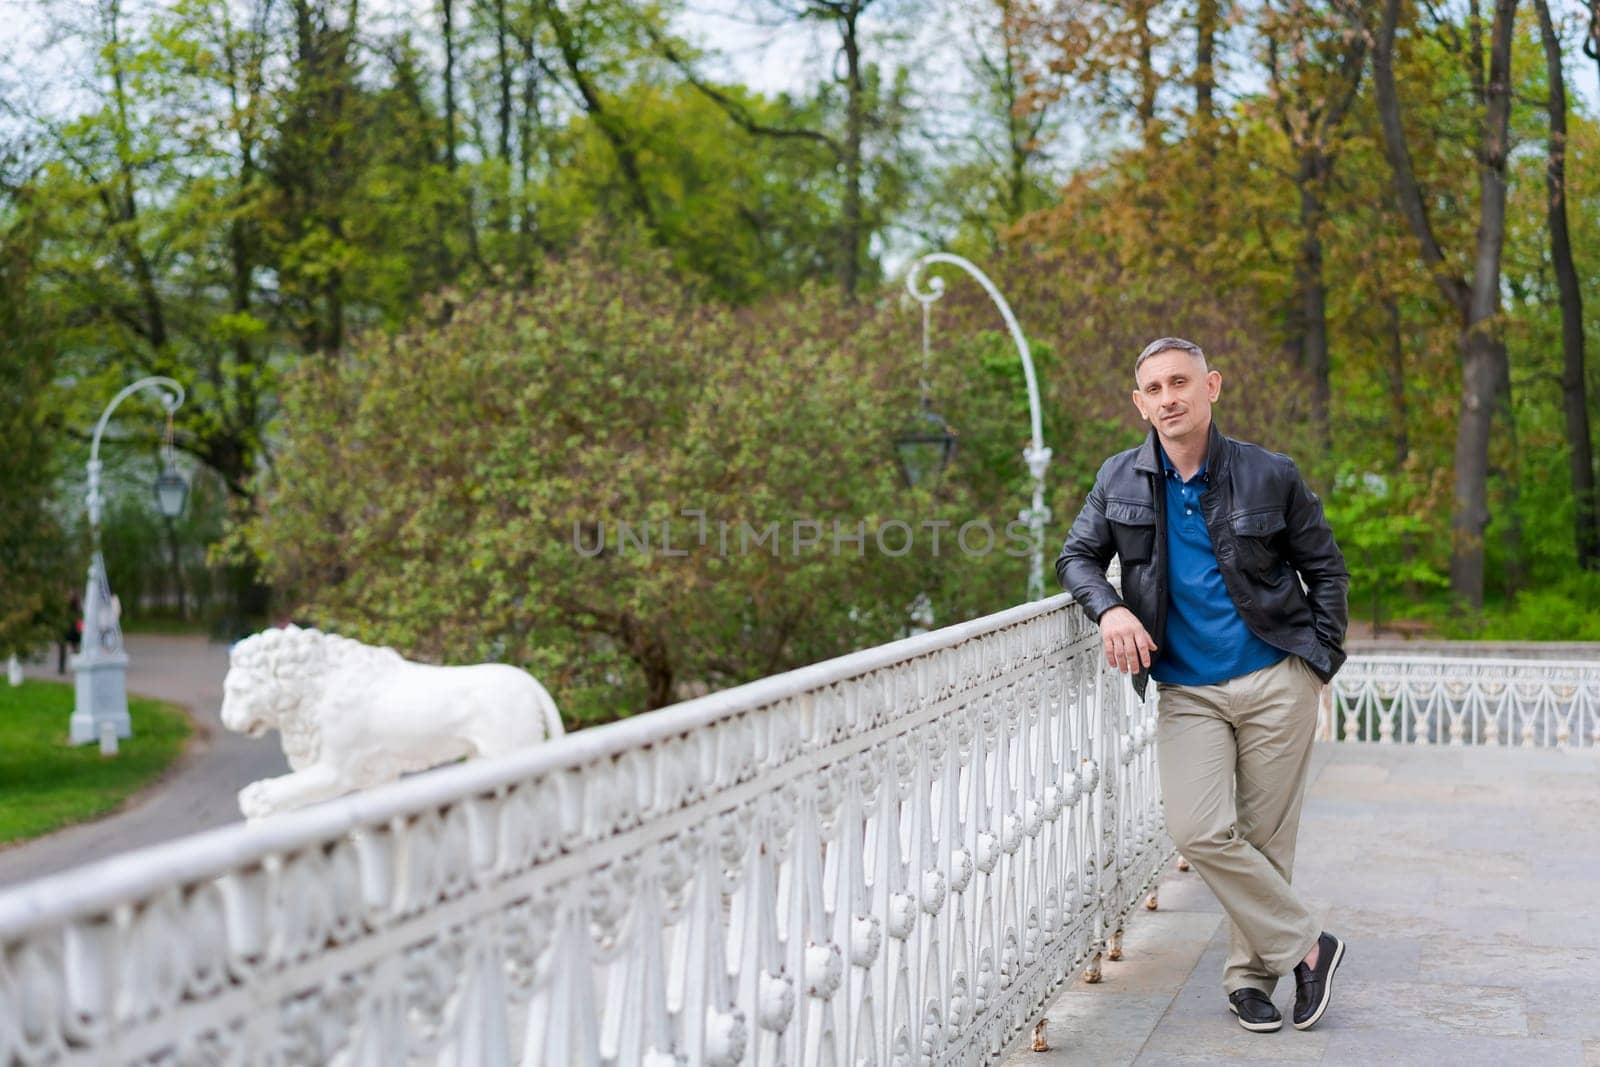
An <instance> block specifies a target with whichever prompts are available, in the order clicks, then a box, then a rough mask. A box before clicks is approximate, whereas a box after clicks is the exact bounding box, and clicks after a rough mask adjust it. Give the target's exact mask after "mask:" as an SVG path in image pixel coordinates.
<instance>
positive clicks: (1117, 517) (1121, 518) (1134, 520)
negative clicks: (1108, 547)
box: [1106, 500, 1156, 565]
mask: <svg viewBox="0 0 1600 1067" xmlns="http://www.w3.org/2000/svg"><path fill="white" fill-rule="evenodd" d="M1106 519H1107V520H1108V521H1109V522H1110V523H1111V536H1112V538H1113V539H1114V540H1115V541H1116V543H1117V555H1118V557H1120V558H1121V560H1122V562H1123V564H1124V565H1127V564H1130V563H1148V562H1149V561H1150V558H1151V556H1153V555H1154V554H1155V545H1156V509H1155V508H1154V507H1153V506H1151V505H1149V504H1141V503H1137V502H1134V501H1130V500H1108V501H1107V502H1106Z"/></svg>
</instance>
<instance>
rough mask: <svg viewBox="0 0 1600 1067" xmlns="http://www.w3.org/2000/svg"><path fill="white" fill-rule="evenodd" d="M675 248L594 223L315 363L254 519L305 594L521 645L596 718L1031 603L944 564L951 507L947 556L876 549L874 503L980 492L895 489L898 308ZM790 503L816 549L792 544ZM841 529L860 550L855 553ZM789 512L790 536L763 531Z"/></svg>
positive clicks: (448, 646)
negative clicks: (621, 248) (929, 611)
mask: <svg viewBox="0 0 1600 1067" xmlns="http://www.w3.org/2000/svg"><path fill="white" fill-rule="evenodd" d="M663 259H664V257H663V255H662V254H661V253H659V252H654V251H650V250H648V249H641V248H636V249H635V250H634V251H633V252H632V253H631V254H629V255H626V256H619V255H617V254H616V250H615V249H602V248H601V247H599V246H598V245H596V244H594V243H593V242H586V243H585V244H584V245H583V246H581V247H580V249H579V250H577V251H576V252H575V253H574V254H572V255H570V256H568V257H566V258H565V259H563V260H559V261H555V260H553V261H551V262H549V263H547V264H545V265H544V267H543V268H542V270H541V271H540V274H539V278H538V281H537V282H536V284H534V285H533V286H532V287H531V288H530V289H529V290H528V291H526V292H520V291H510V290H505V289H494V290H488V291H485V292H483V293H482V294H480V295H478V296H477V297H474V298H472V299H468V300H464V301H462V302H461V303H460V304H459V305H458V306H457V307H456V308H455V310H454V312H453V314H452V315H451V317H450V319H449V321H448V323H445V324H442V325H438V326H433V325H417V326H414V327H412V328H411V329H409V330H407V331H405V332H403V333H401V334H398V335H395V336H385V335H382V334H378V333H374V334H371V335H369V336H367V337H366V338H364V339H363V340H362V342H361V343H360V344H359V345H357V346H356V348H355V349H354V351H353V352H352V354H351V355H350V357H349V358H347V359H344V360H341V361H338V362H336V363H318V364H306V365H303V366H302V367H301V368H300V369H299V371H298V372H297V373H296V374H295V375H293V376H292V377H291V379H290V381H289V385H288V390H287V392H286V394H285V397H284V410H285V415H286V418H285V421H284V437H283V440H282V444H281V448H280V451H279V454H278V459H277V462H276V464H275V465H274V468H273V471H272V472H271V474H270V475H269V476H267V477H265V478H264V479H263V480H262V481H261V482H260V484H259V487H258V488H259V492H260V500H261V506H260V510H259V511H258V512H257V514H256V515H255V516H254V517H253V519H252V520H251V521H250V522H249V524H248V525H247V526H246V527H244V528H243V530H242V538H241V541H242V543H243V544H245V545H247V546H249V547H250V548H251V549H253V550H254V551H256V552H258V553H259V554H260V556H261V558H262V561H263V565H264V568H265V571H266V573H267V574H269V575H270V576H271V577H272V578H273V579H274V580H275V581H277V582H278V583H280V586H281V588H284V589H286V590H288V591H290V593H291V597H290V602H291V603H292V604H294V605H296V607H295V611H296V613H297V614H299V615H301V616H303V617H306V618H308V619H309V620H311V621H315V622H318V623H321V624H323V625H326V626H329V627H332V628H335V629H338V630H340V631H341V632H345V633H350V634H352V635H354V636H358V637H361V638H362V639H365V640H373V641H382V642H386V643H392V644H394V645H396V646H397V647H399V648H402V649H403V650H405V651H406V652H408V653H410V654H412V655H417V656H421V657H424V658H442V659H447V660H450V661H452V662H462V661H470V660H473V659H483V658H502V659H504V660H506V661H509V662H513V663H518V664H522V665H525V666H528V667H530V668H531V669H534V670H536V671H538V672H539V673H540V674H541V675H542V676H543V679H544V680H545V682H546V683H547V684H548V685H550V686H551V688H552V690H553V691H554V692H555V693H556V695H557V699H558V701H559V702H560V703H561V704H562V706H563V708H564V709H565V710H566V712H567V715H568V718H569V719H570V720H573V721H580V720H585V719H591V718H596V717H600V718H605V717H613V716H616V715H619V714H627V713H630V712H633V711H637V710H642V709H643V708H645V707H653V706H657V705H659V704H662V703H666V702H668V701H670V700H672V699H675V698H676V697H677V696H679V695H681V693H682V692H689V691H695V690H697V689H698V688H700V687H703V686H710V687H713V688H715V687H719V686H721V685H725V684H730V683H734V682H742V681H747V680H751V679H754V678H757V677H761V676H764V675H767V674H771V673H774V672H776V671H779V670H783V669H785V668H788V667H792V666H796V665H799V664H803V663H808V662H812V661H815V660H817V659H821V658H824V657H827V656H831V655H835V654H838V653H841V652H844V651H847V650H849V649H851V648H855V647H859V646H862V645H868V644H874V643H878V642H881V641H884V640H887V639H890V638H892V637H894V636H895V635H896V634H898V633H900V632H902V630H903V628H904V627H905V626H906V624H907V615H906V612H907V606H908V605H909V604H910V603H911V601H912V600H913V599H914V597H915V596H916V594H917V593H918V592H919V591H928V592H930V594H931V595H933V596H934V598H935V603H936V604H938V605H939V608H938V610H939V611H940V612H941V615H943V613H945V612H947V611H959V610H960V609H959V608H955V607H951V606H948V603H947V602H941V601H940V598H941V597H947V596H953V590H954V589H956V588H958V587H959V589H960V590H961V592H962V595H963V597H964V598H965V599H966V600H969V601H970V600H983V599H988V600H989V603H987V604H986V610H993V608H995V607H998V606H1000V604H1001V603H1005V602H1011V601H1012V600H1014V599H1015V597H1016V595H1017V594H1018V592H1019V591H1020V588H1021V584H1020V581H1016V582H1015V584H1013V585H1012V586H1011V593H1010V596H1009V597H1008V598H1007V599H1006V600H1004V601H997V600H996V599H994V598H986V597H985V596H984V589H985V588H986V586H985V580H984V579H983V578H982V577H981V576H976V575H973V574H971V573H969V572H968V571H966V570H965V569H962V570H960V571H959V580H952V579H951V578H950V577H949V576H948V573H947V572H950V571H952V570H953V568H952V566H951V564H950V563H949V559H948V553H949V552H950V546H949V544H948V541H949V539H950V538H951V537H952V536H953V530H954V527H952V528H951V529H952V533H951V534H947V535H946V543H945V545H944V552H945V553H946V554H947V555H946V556H945V558H943V559H934V558H932V557H931V555H925V554H924V550H923V549H922V548H921V545H920V543H919V547H918V549H917V550H915V551H913V552H911V553H908V554H906V555H905V556H903V557H901V556H888V555H880V554H879V553H878V552H877V551H876V547H875V543H874V534H875V531H877V530H878V529H879V527H880V525H881V524H883V523H885V522H888V521H890V520H893V519H899V520H902V521H905V522H907V523H909V524H910V525H912V526H915V525H916V524H917V523H918V522H920V521H921V519H922V518H925V517H938V518H944V519H945V520H946V521H951V520H952V519H953V517H954V516H955V515H958V514H963V509H964V506H965V502H964V499H963V497H962V496H961V494H960V492H959V490H954V489H953V490H951V492H952V494H954V495H952V496H951V497H950V498H949V500H948V501H947V502H942V503H941V502H936V501H934V500H932V499H930V498H929V497H928V496H927V494H925V493H915V494H914V493H909V492H907V491H905V490H903V489H902V488H901V487H900V485H899V481H898V471H897V468H896V466H895V463H894V457H893V450H892V437H893V434H894V433H895V432H896V431H897V430H898V429H899V428H900V420H901V419H902V418H903V417H904V416H905V415H906V414H909V412H910V411H912V410H913V404H914V401H913V400H912V397H911V395H910V390H909V389H908V388H907V387H906V386H907V383H909V382H914V381H915V379H914V378H912V377H910V376H908V375H906V374H905V373H904V367H903V366H902V362H903V359H904V353H906V352H908V351H910V350H911V349H910V346H909V345H907V344H906V343H905V342H906V340H907V338H906V336H905V332H906V331H905V327H906V325H907V323H906V320H905V317H904V316H903V315H902V314H900V313H899V311H898V309H895V308H892V307H891V308H884V309H881V310H880V309H873V308H864V309H855V310H846V309H844V308H842V307H840V306H839V304H838V299H837V295H836V294H834V293H831V292H829V291H826V290H817V289H811V290H804V291H802V292H801V293H799V294H797V295H796V296H795V297H792V298H787V299H783V300H775V301H770V302H767V303H764V304H761V305H759V306H756V307H752V308H748V309H745V310H737V311H736V310H733V309H731V308H728V307H726V306H724V305H721V304H718V303H717V302H716V301H714V300H712V299H710V298H709V297H708V296H707V295H706V294H705V292H704V291H703V290H702V289H701V287H699V286H696V285H694V284H689V283H684V282H681V281H678V280H675V279H674V277H673V275H672V273H671V271H670V269H669V266H668V264H666V263H665V262H663ZM623 263H625V264H626V265H619V264H623ZM886 398H888V399H887V400H886ZM896 398H899V400H898V402H897V401H896ZM688 511H703V512H704V515H705V520H706V523H707V528H706V538H705V541H704V543H702V542H701V538H700V531H699V526H698V519H697V517H695V516H691V515H685V514H684V513H685V512H688ZM965 517H967V516H965V515H963V518H965ZM796 522H802V523H803V522H815V523H817V524H818V526H817V527H816V529H817V530H818V531H819V532H820V535H821V537H820V540H821V543H820V545H819V546H818V547H816V548H810V549H807V548H800V549H799V550H798V551H797V550H796V548H795V546H794V543H793V539H792V537H791V532H792V530H793V528H794V527H793V524H794V523H796ZM835 522H837V523H838V524H839V528H840V530H841V538H843V537H848V536H850V535H852V534H853V533H854V532H855V530H856V526H857V523H860V524H861V525H862V528H863V532H864V535H865V544H864V546H863V547H862V548H861V549H857V548H856V547H855V546H854V545H853V544H850V543H848V542H844V541H842V540H841V546H842V550H841V551H840V552H839V553H838V554H837V555H836V554H835V553H834V551H833V530H834V523H835ZM623 523H625V524H627V525H628V527H629V528H630V529H631V531H632V532H633V535H634V538H635V539H643V538H646V537H647V538H648V542H647V543H648V545H649V550H648V551H640V550H639V549H638V547H637V545H636V542H634V541H625V540H624V539H623V538H622V536H621V533H620V530H619V524H623ZM646 523H648V524H649V525H648V531H646V530H645V524H646ZM773 523H776V524H778V529H779V537H780V538H781V540H780V541H779V542H778V543H777V544H776V545H775V544H774V543H773V542H772V541H766V542H764V543H763V542H758V541H757V540H755V538H757V537H760V536H761V534H762V533H763V532H765V530H766V529H767V527H768V525H769V524H773ZM723 524H726V533H725V534H724V532H723V530H724V525H723ZM957 525H959V524H957ZM664 528H670V542H669V544H670V548H669V547H668V546H667V545H664V544H663V529H664ZM746 529H748V530H749V531H750V533H748V534H746V533H745V532H744V531H745V530H746ZM802 532H804V530H803V531H802ZM602 536H603V543H604V546H605V547H604V550H602V551H599V552H598V553H597V554H590V553H586V552H585V551H580V547H579V546H583V547H584V548H589V547H593V546H598V545H599V544H600V543H601V539H602ZM724 537H725V538H726V542H725V543H726V545H727V549H726V551H725V552H724V551H723V550H722V544H723V543H724ZM889 544H890V545H891V546H896V545H897V544H898V541H897V540H896V539H894V538H890V539H889ZM669 553H670V554H669ZM678 553H684V554H682V555H679V554H678ZM941 580H942V582H943V584H942V585H941V584H939V582H940V581H941ZM997 580H1000V579H997ZM1004 580H1007V581H1011V580H1012V579H1011V576H1010V575H1006V576H1005V579H1004Z"/></svg>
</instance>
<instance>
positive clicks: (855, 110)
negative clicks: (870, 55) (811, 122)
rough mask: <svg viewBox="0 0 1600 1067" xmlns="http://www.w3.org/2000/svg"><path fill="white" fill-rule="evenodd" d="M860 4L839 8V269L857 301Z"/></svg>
mask: <svg viewBox="0 0 1600 1067" xmlns="http://www.w3.org/2000/svg"><path fill="white" fill-rule="evenodd" d="M860 14H861V5H860V4H858V3H855V2H851V3H849V4H846V5H845V6H844V7H843V8H841V9H840V11H839V36H840V41H841V44H842V45H843V49H844V58H845V79H846V80H845V92H846V111H845V134H844V234H843V236H842V241H841V248H840V254H841V258H842V260H843V262H842V265H841V267H842V269H841V270H840V272H839V277H840V280H841V281H842V282H843V284H844V292H845V296H846V297H847V298H848V299H850V300H852V301H853V300H855V297H856V289H857V287H858V286H859V285H860V282H861V253H862V247H861V246H862V244H863V242H862V230H863V228H864V217H863V216H864V212H863V210H862V203H861V142H862V139H863V134H864V132H865V130H866V100H865V99H864V97H865V95H866V87H865V86H864V85H863V84H862V79H861V41H860V38H859V37H858V35H857V25H856V20H857V19H858V18H859V17H860Z"/></svg>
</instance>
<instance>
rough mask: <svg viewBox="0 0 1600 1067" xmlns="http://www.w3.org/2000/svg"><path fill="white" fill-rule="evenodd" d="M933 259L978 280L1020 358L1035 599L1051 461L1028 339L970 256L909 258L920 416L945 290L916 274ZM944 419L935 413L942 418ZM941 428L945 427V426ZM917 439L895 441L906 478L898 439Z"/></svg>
mask: <svg viewBox="0 0 1600 1067" xmlns="http://www.w3.org/2000/svg"><path fill="white" fill-rule="evenodd" d="M935 263H948V264H950V265H951V266H953V267H960V268H961V269H962V270H964V271H966V272H967V273H968V274H970V275H971V276H972V277H973V278H974V279H975V280H976V281H977V282H978V284H979V285H981V286H983V290H984V292H986V293H988V294H989V298H990V299H991V300H993V301H994V303H995V306H997V307H998V308H999V309H1000V317H1001V318H1003V319H1005V323H1006V328H1007V329H1008V330H1009V331H1010V332H1011V340H1012V342H1013V343H1015V344H1016V346H1017V357H1018V358H1019V359H1021V360H1022V376H1023V379H1024V382H1025V384H1026V385H1027V389H1028V417H1029V422H1030V429H1031V430H1032V436H1031V438H1030V439H1029V442H1028V445H1027V447H1025V448H1023V450H1022V462H1023V464H1024V465H1025V466H1026V467H1027V468H1028V474H1029V475H1030V476H1031V477H1032V479H1033V500H1032V502H1031V503H1030V505H1029V506H1028V507H1025V508H1023V509H1022V510H1021V511H1020V512H1018V513H1017V518H1018V519H1020V520H1021V521H1023V522H1025V523H1027V524H1028V532H1029V535H1030V537H1031V540H1032V541H1033V558H1032V561H1031V564H1030V566H1029V569H1028V599H1029V600H1038V599H1040V598H1042V597H1043V596H1044V527H1045V523H1047V522H1049V521H1050V509H1049V508H1048V507H1046V506H1045V502H1044V474H1045V471H1046V470H1047V469H1048V468H1049V466H1050V450H1049V449H1048V448H1046V447H1045V446H1044V440H1043V435H1042V432H1041V424H1042V419H1041V418H1040V412H1039V382H1038V379H1037V378H1036V377H1035V376H1034V373H1033V357H1032V355H1031V354H1030V353H1029V352H1028V342H1027V339H1026V338H1024V337H1023V336H1022V327H1020V326H1018V325H1017V318H1016V316H1015V315H1013V314H1012V313H1011V305H1009V304H1007V303H1006V300H1005V297H1003V296H1001V295H1000V290H999V289H996V288H995V285H994V282H992V281H990V280H989V277H988V275H986V274H984V273H983V271H981V270H979V269H978V268H977V267H975V266H973V265H972V263H971V262H970V261H968V260H965V259H962V258H961V257H960V256H956V255H951V254H950V253H948V252H933V253H930V254H928V255H926V256H923V257H922V258H921V259H919V260H917V261H916V262H915V263H913V264H911V270H910V271H909V272H908V273H907V275H906V290H907V291H908V292H909V293H910V294H911V296H912V299H914V300H916V301H917V303H919V304H921V305H922V366H923V383H922V397H923V414H924V415H925V416H932V417H933V418H935V419H938V416H937V415H933V413H932V412H931V411H928V410H927V406H928V401H927V396H928V385H927V366H928V312H929V309H930V308H931V307H932V306H933V302H934V301H935V300H938V299H939V298H940V297H941V296H943V295H944V279H943V278H940V277H937V276H935V277H931V278H929V279H928V288H927V289H925V290H924V289H920V288H918V286H917V282H918V280H919V279H920V278H921V276H922V272H923V270H924V269H926V268H927V267H929V266H931V265H933V264H935ZM943 421H944V420H942V419H939V422H940V423H941V424H942V423H943ZM945 430H946V432H948V428H947V427H946V428H945ZM924 433H926V431H924ZM926 436H927V437H928V438H934V437H937V435H936V434H926ZM916 440H917V439H916V437H915V436H907V437H903V438H901V439H900V440H899V441H897V442H895V447H896V448H897V449H899V450H900V455H901V465H902V469H903V470H905V472H906V478H907V480H908V481H909V480H910V479H911V478H912V472H911V469H910V468H909V467H908V466H907V465H906V461H905V456H906V448H905V447H903V446H902V442H903V443H904V444H905V445H911V444H912V443H913V442H914V441H916ZM933 444H934V442H933V441H932V440H922V441H920V442H918V447H929V448H931V447H932V446H933ZM953 446H954V439H951V441H950V444H949V446H947V447H946V450H945V452H944V460H945V461H948V459H949V452H950V449H951V448H953ZM939 469H943V464H942V463H941V464H940V465H939ZM917 476H918V477H921V476H923V470H922V469H919V471H918V474H917Z"/></svg>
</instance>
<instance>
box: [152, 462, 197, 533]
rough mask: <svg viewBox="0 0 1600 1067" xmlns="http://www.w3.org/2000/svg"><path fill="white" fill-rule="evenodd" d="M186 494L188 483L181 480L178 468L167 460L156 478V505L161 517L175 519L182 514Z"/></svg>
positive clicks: (181, 476)
mask: <svg viewBox="0 0 1600 1067" xmlns="http://www.w3.org/2000/svg"><path fill="white" fill-rule="evenodd" d="M188 496H189V483H188V482H186V481H184V480H183V475H181V474H179V473H178V468H177V467H174V466H173V465H172V464H171V463H170V462H169V463H168V464H167V466H166V467H165V468H164V469H163V470H162V472H161V474H160V476H159V477H157V478H156V507H157V508H158V509H160V511H161V514H162V516H163V517H165V518H168V519H175V518H177V517H178V516H179V515H182V514H183V504H184V501H185V500H186V499H187V498H188Z"/></svg>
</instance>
